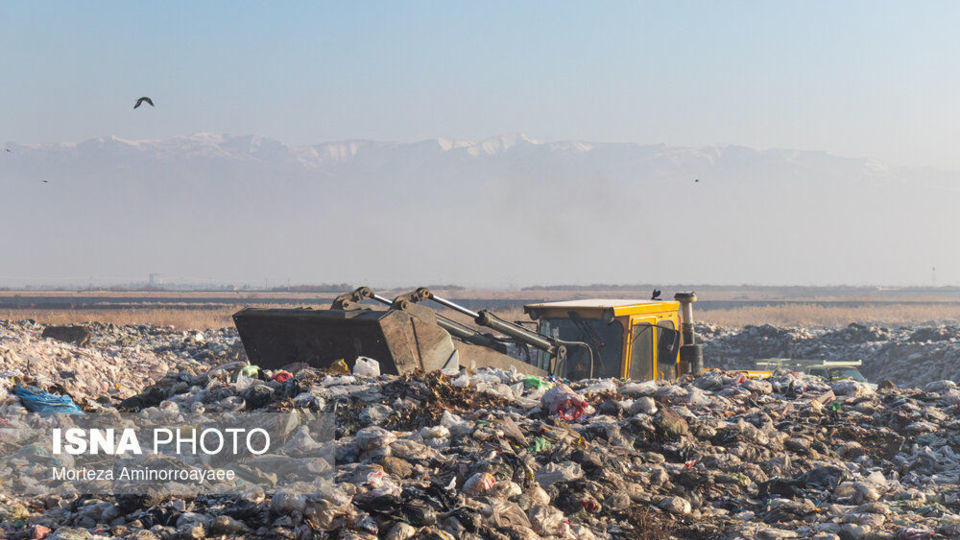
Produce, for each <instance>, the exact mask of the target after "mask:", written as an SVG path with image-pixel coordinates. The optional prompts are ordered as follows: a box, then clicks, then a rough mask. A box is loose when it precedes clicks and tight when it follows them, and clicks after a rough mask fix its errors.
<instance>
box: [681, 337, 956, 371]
mask: <svg viewBox="0 0 960 540" xmlns="http://www.w3.org/2000/svg"><path fill="white" fill-rule="evenodd" d="M697 332H698V334H699V335H700V336H701V341H702V342H703V344H704V352H703V354H704V358H709V363H710V365H713V366H717V367H722V368H724V369H751V368H752V366H753V362H754V361H756V360H761V359H764V358H775V357H781V358H794V359H822V360H828V361H857V360H862V361H863V365H862V366H861V367H860V368H859V369H860V371H861V372H862V373H863V375H864V376H865V377H866V378H867V379H869V380H870V381H872V382H877V383H879V382H881V381H884V380H890V381H895V382H896V383H897V384H898V385H902V386H923V385H925V384H928V383H931V382H934V381H939V380H944V379H949V380H952V381H954V382H960V327H957V326H949V325H939V326H921V327H919V328H917V327H911V328H906V327H904V328H885V327H878V326H864V325H860V324H851V325H849V326H847V327H844V328H840V329H825V328H778V327H775V326H771V325H769V324H765V325H761V326H745V327H743V328H735V329H724V328H720V327H717V326H713V325H708V324H698V325H697Z"/></svg>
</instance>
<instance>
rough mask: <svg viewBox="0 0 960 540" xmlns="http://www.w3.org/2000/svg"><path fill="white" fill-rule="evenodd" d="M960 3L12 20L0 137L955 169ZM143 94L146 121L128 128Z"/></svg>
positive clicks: (70, 9) (508, 5) (509, 7)
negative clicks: (148, 101)
mask: <svg viewBox="0 0 960 540" xmlns="http://www.w3.org/2000/svg"><path fill="white" fill-rule="evenodd" d="M958 12H960V3H956V2H882V1H845V2H811V1H804V2H787V1H778V2H766V1H728V2H717V1H704V2H683V1H665V2H532V1H531V2H469V3H468V2H439V1H437V2H420V1H404V2H399V1H398V2H391V3H386V2H381V3H372V2H369V3H364V2H346V1H344V2H338V3H333V2H238V1H230V2H210V1H205V2H150V3H147V2H43V3H40V2H3V3H0V50H2V55H3V60H2V63H0V69H2V72H0V73H2V80H3V81H4V84H3V85H0V104H2V107H0V140H2V141H7V140H9V141H16V142H21V143H30V142H55V141H75V140H82V139H85V138H90V137H97V136H103V135H117V136H121V137H127V138H151V137H162V136H170V135H181V134H189V133H195V132H199V131H215V132H228V133H234V134H250V133H255V134H261V135H267V136H271V137H276V138H278V139H281V140H283V141H285V142H289V143H294V144H301V143H314V142H320V141H326V140H334V139H349V138H366V139H385V140H401V141H407V140H415V139H420V138H427V137H435V136H452V137H463V138H470V139H479V138H484V137H487V136H491V135H495V134H500V133H507V132H523V133H526V134H528V135H530V136H532V137H535V138H540V139H586V140H597V141H632V142H639V143H658V142H665V143H669V144H678V145H706V144H726V143H731V144H743V145H748V146H753V147H757V148H770V147H786V148H798V149H810V150H826V151H829V152H832V153H836V154H840V155H848V156H857V157H860V156H865V157H874V158H878V159H881V160H884V161H888V162H891V163H894V164H907V165H930V166H935V167H940V168H947V169H953V170H960V154H958V153H957V152H955V148H956V147H957V146H958V144H957V143H958V142H960V131H958V128H957V126H958V125H960V105H958V102H957V98H956V96H957V95H960V92H958V91H960V63H958V62H957V58H960V32H958V31H957V28H960V17H958V15H960V13H958ZM140 95H148V96H151V97H153V98H154V99H155V100H156V103H157V108H156V109H153V110H137V111H132V110H131V107H132V105H133V102H134V100H135V99H136V98H137V97H139V96H140Z"/></svg>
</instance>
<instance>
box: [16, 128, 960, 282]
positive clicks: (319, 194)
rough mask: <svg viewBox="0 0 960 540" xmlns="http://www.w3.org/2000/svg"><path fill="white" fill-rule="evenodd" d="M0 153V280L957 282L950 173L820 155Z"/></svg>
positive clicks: (119, 143) (389, 147)
mask: <svg viewBox="0 0 960 540" xmlns="http://www.w3.org/2000/svg"><path fill="white" fill-rule="evenodd" d="M4 148H5V149H9V150H10V152H0V230H3V231H4V232H5V234H3V235H0V253H4V254H10V253H15V254H19V256H13V257H10V256H8V257H5V259H4V260H3V261H2V262H0V285H3V284H4V283H7V282H10V281H11V280H13V281H16V280H24V279H27V280H29V279H37V280H41V281H43V282H44V283H51V282H56V281H57V280H66V279H68V278H82V277H84V276H97V277H101V276H116V277H117V278H120V279H123V280H136V279H142V277H143V276H146V275H147V274H149V273H165V274H170V275H179V276H195V277H197V278H198V279H200V278H202V279H216V280H222V281H262V280H263V279H264V278H269V279H271V280H273V281H278V280H286V279H290V280H293V282H301V283H311V282H328V283H341V282H349V283H358V284H359V283H379V284H402V283H417V282H423V283H427V282H433V283H450V282H458V283H463V284H466V285H478V286H482V285H491V286H499V285H536V284H540V283H558V282H563V283H583V284H586V283H641V282H649V283H678V282H687V283H691V282H692V283H698V282H699V283H708V282H709V283H718V282H725V283H757V284H765V283H769V284H841V283H844V284H893V285H910V284H929V280H930V279H931V268H932V267H936V268H937V270H936V274H937V275H938V276H940V280H941V281H940V283H941V284H947V283H956V282H958V281H960V252H958V251H956V250H952V249H948V247H947V246H951V245H953V244H954V243H955V239H954V235H955V231H957V230H960V212H957V211H956V209H957V208H958V207H960V174H957V173H951V172H943V171H934V170H921V169H904V168H898V167H890V166H887V165H885V164H883V163H882V162H880V161H878V160H873V159H862V158H846V157H841V156H834V155H831V154H829V153H826V152H812V151H797V150H789V149H770V150H756V149H752V148H748V147H744V146H736V145H724V146H706V147H683V146H670V145H665V144H651V145H642V144H634V143H604V142H585V141H551V142H541V141H537V140H534V139H532V138H530V137H527V136H524V135H521V134H509V135H500V136H496V137H491V138H487V139H483V140H480V141H468V140H464V139H456V138H435V139H426V140H421V141H414V142H382V141H367V140H345V141H331V142H325V143H319V144H313V145H288V144H285V143H283V142H281V141H279V140H276V139H272V138H269V137H262V136H254V135H244V136H233V135H226V134H216V133H197V134H194V135H189V136H177V137H169V138H162V139H149V140H146V139H145V140H127V139H122V138H118V137H100V138H96V139H89V140H85V141H81V142H77V143H62V144H16V143H8V144H7V145H5V146H4ZM44 180H46V181H47V183H43V181H44ZM5 280H6V281H5ZM21 282H22V281H21Z"/></svg>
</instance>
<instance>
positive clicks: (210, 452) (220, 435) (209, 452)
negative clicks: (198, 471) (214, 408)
mask: <svg viewBox="0 0 960 540" xmlns="http://www.w3.org/2000/svg"><path fill="white" fill-rule="evenodd" d="M208 433H213V434H214V435H216V436H217V439H219V441H220V445H219V446H217V448H216V450H210V449H209V448H207V445H206V444H204V438H205V437H206V436H207V434H208ZM200 449H201V450H203V453H204V454H207V455H208V456H212V455H214V454H219V453H220V451H221V450H223V433H220V430H218V429H205V430H203V433H201V434H200Z"/></svg>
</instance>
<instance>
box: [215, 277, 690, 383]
mask: <svg viewBox="0 0 960 540" xmlns="http://www.w3.org/2000/svg"><path fill="white" fill-rule="evenodd" d="M674 298H675V300H674V301H663V300H648V301H642V300H606V299H596V300H573V301H567V302H546V303H540V304H528V305H526V306H524V312H525V313H527V315H529V316H530V318H531V319H532V321H531V323H534V322H535V324H536V329H535V330H534V329H530V328H527V327H525V326H524V325H522V324H518V323H514V322H509V321H506V320H503V319H501V318H500V317H497V316H496V315H494V314H493V313H491V312H490V311H488V310H480V311H473V310H470V309H468V308H466V307H463V306H461V305H459V304H456V303H455V302H452V301H450V300H447V299H445V298H441V297H439V296H437V295H435V294H433V293H432V292H431V291H430V290H428V289H426V288H419V289H417V290H415V291H412V292H410V293H407V294H403V295H400V296H398V297H396V298H394V299H393V300H390V299H388V298H385V297H383V296H380V295H378V294H376V293H374V292H372V291H371V290H370V289H369V288H367V287H360V288H358V289H356V290H355V291H353V292H351V293H346V294H343V295H340V296H338V297H337V298H336V299H335V300H334V302H333V304H332V305H331V307H330V309H309V308H299V309H260V308H246V309H243V310H241V311H239V312H237V313H235V314H234V316H233V320H234V324H235V325H236V327H237V332H238V333H239V334H240V339H241V341H242V342H243V346H244V349H245V350H246V353H247V357H248V358H249V359H250V361H251V362H253V363H255V364H257V365H259V366H261V367H263V368H267V369H280V368H284V367H287V366H290V365H292V364H301V363H303V364H307V365H310V366H314V367H318V368H326V367H329V366H331V364H333V363H334V362H337V361H338V360H341V359H343V360H344V361H346V363H347V364H348V366H349V367H350V368H352V367H353V363H354V362H355V360H356V358H357V357H360V356H365V357H368V358H373V359H375V360H377V361H378V362H379V363H380V370H381V372H382V373H390V374H403V373H410V372H414V371H418V370H422V371H433V370H438V369H440V370H445V369H457V368H459V367H460V366H465V367H471V368H479V367H498V368H503V369H510V368H511V367H515V368H516V369H517V370H518V371H520V372H523V373H526V374H529V375H537V376H545V375H553V376H555V377H557V378H562V379H571V380H575V379H584V378H592V377H622V378H630V379H639V380H649V379H677V378H680V377H682V376H684V375H687V374H694V375H698V374H700V373H701V372H702V371H703V354H702V350H701V348H700V345H697V344H696V336H695V333H694V329H693V308H692V304H693V302H695V301H696V299H697V297H696V295H694V294H693V293H678V294H676V295H675V297H674ZM365 300H373V301H376V302H379V303H381V304H384V305H385V306H386V308H385V309H372V308H371V307H370V306H368V305H366V304H363V302H364V301H365ZM427 300H429V301H432V302H434V303H436V304H439V305H440V306H443V307H445V308H447V309H450V310H453V311H455V312H457V313H460V314H462V315H465V316H467V317H469V318H470V319H472V321H473V322H474V323H475V324H477V325H479V326H482V327H485V328H489V329H491V330H493V331H494V332H496V334H492V333H483V332H479V331H478V330H476V329H474V328H472V327H470V326H468V325H465V324H462V323H460V322H458V321H456V320H454V319H452V318H450V317H447V316H445V315H443V314H441V313H438V312H437V311H435V310H433V309H431V308H429V307H427V306H426V305H425V304H424V303H423V302H425V301H427Z"/></svg>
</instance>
